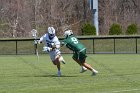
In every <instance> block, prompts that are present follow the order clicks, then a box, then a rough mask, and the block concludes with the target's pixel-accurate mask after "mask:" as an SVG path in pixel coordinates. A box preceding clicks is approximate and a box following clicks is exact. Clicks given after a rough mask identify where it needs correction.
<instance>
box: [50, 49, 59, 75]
mask: <svg viewBox="0 0 140 93" xmlns="http://www.w3.org/2000/svg"><path fill="white" fill-rule="evenodd" d="M50 57H51V60H52V62H53V64H54V65H56V66H57V69H58V76H59V77H60V76H61V68H60V62H59V58H58V57H57V54H56V52H55V51H52V52H51V53H50Z"/></svg>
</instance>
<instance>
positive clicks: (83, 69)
mask: <svg viewBox="0 0 140 93" xmlns="http://www.w3.org/2000/svg"><path fill="white" fill-rule="evenodd" d="M72 58H73V60H74V61H75V62H77V63H78V64H79V65H80V66H81V70H80V73H83V72H85V71H87V68H86V67H84V66H83V65H82V64H81V62H80V61H79V59H78V54H77V53H74V54H73V57H72Z"/></svg>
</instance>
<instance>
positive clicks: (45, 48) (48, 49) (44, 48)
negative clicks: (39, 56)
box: [43, 46, 52, 52]
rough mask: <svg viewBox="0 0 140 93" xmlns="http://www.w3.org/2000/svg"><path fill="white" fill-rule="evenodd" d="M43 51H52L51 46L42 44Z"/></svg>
mask: <svg viewBox="0 0 140 93" xmlns="http://www.w3.org/2000/svg"><path fill="white" fill-rule="evenodd" d="M43 51H47V52H50V51H52V48H50V47H46V46H44V47H43Z"/></svg>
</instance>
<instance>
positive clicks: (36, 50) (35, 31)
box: [31, 29, 39, 62]
mask: <svg viewBox="0 0 140 93" xmlns="http://www.w3.org/2000/svg"><path fill="white" fill-rule="evenodd" d="M31 33H32V36H33V37H34V46H35V53H36V56H37V59H38V62H39V54H38V48H37V43H38V41H37V30H35V29H32V31H31Z"/></svg>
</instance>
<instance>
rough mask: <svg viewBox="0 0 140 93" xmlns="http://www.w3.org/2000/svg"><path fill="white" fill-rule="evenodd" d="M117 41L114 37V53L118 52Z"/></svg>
mask: <svg viewBox="0 0 140 93" xmlns="http://www.w3.org/2000/svg"><path fill="white" fill-rule="evenodd" d="M115 48H116V42H115V38H114V54H116V49H115Z"/></svg>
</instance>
